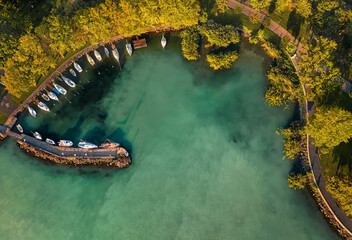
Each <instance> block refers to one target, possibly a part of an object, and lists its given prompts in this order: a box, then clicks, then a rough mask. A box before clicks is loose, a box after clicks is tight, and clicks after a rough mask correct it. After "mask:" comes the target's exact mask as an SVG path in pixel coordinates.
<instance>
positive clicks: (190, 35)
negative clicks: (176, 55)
mask: <svg viewBox="0 0 352 240" xmlns="http://www.w3.org/2000/svg"><path fill="white" fill-rule="evenodd" d="M181 37H182V42H181V45H182V52H183V56H184V57H185V58H186V59H187V60H197V59H198V58H199V57H200V55H199V52H198V48H199V41H200V35H199V32H198V30H197V29H196V28H195V27H191V28H187V29H185V30H184V31H183V32H182V33H181Z"/></svg>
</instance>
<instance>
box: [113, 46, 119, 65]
mask: <svg viewBox="0 0 352 240" xmlns="http://www.w3.org/2000/svg"><path fill="white" fill-rule="evenodd" d="M112 55H114V58H116V60H117V61H118V62H120V54H119V51H117V49H116V48H114V49H113V50H112Z"/></svg>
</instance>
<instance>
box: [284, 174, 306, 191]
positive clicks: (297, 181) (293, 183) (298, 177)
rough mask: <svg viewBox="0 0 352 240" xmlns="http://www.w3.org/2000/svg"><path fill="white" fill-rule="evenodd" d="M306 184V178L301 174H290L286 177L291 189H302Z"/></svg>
mask: <svg viewBox="0 0 352 240" xmlns="http://www.w3.org/2000/svg"><path fill="white" fill-rule="evenodd" d="M306 184H307V177H306V176H303V175H302V174H295V173H291V174H290V175H289V176H288V186H289V187H290V188H293V189H295V190H296V189H303V188H304V187H305V185H306Z"/></svg>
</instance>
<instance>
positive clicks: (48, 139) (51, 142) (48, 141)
mask: <svg viewBox="0 0 352 240" xmlns="http://www.w3.org/2000/svg"><path fill="white" fill-rule="evenodd" d="M45 142H47V143H49V144H50V145H55V142H54V140H51V139H50V138H47V139H45Z"/></svg>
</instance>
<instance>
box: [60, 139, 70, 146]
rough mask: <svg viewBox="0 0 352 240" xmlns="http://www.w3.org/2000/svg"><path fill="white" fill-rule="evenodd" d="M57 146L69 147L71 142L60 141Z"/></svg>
mask: <svg viewBox="0 0 352 240" xmlns="http://www.w3.org/2000/svg"><path fill="white" fill-rule="evenodd" d="M58 144H59V146H60V147H71V146H72V145H73V143H72V141H70V140H60V142H58Z"/></svg>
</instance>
